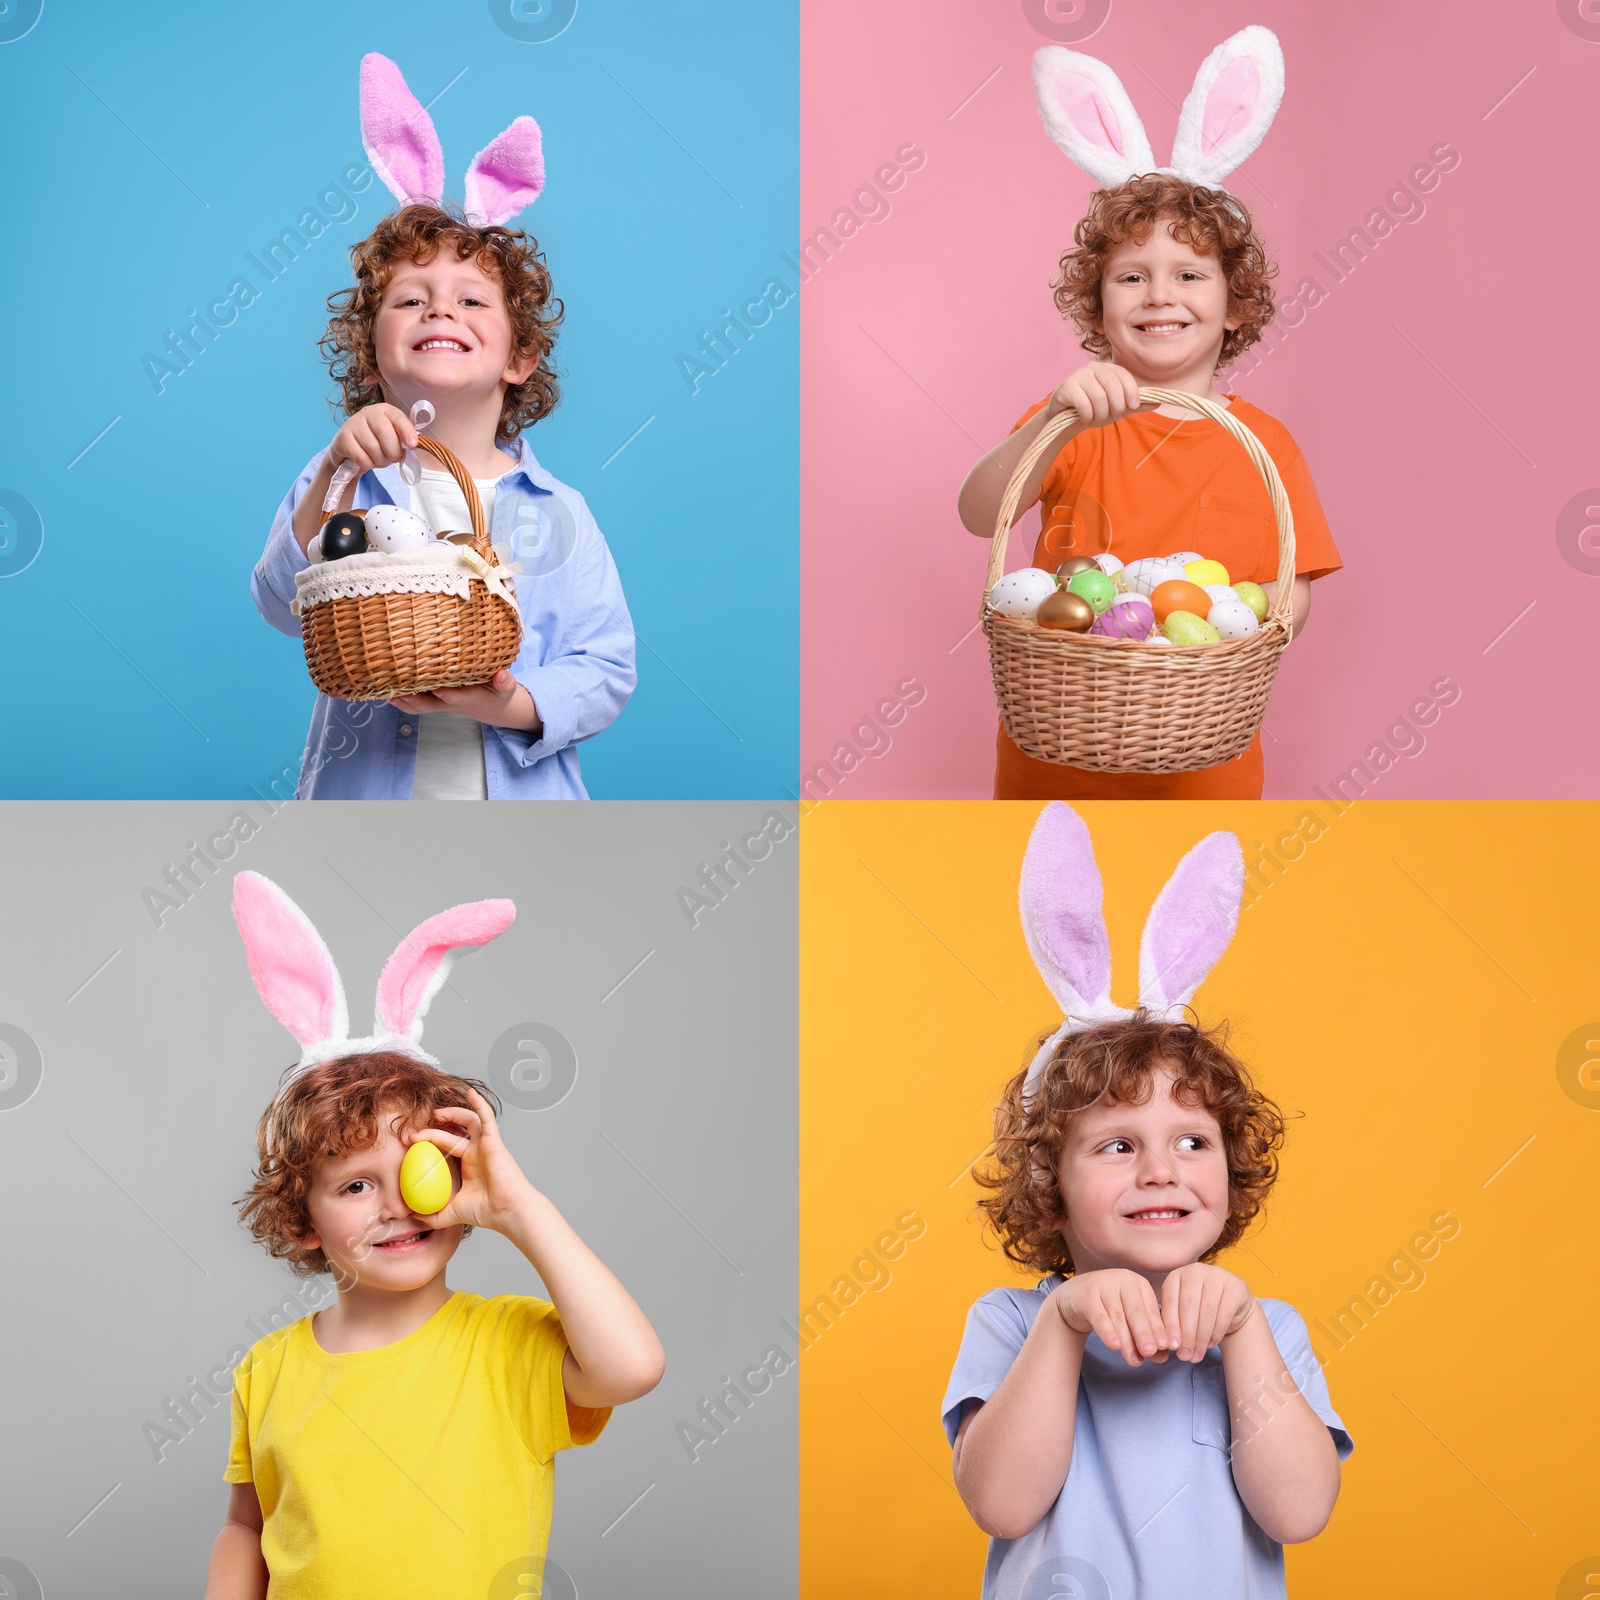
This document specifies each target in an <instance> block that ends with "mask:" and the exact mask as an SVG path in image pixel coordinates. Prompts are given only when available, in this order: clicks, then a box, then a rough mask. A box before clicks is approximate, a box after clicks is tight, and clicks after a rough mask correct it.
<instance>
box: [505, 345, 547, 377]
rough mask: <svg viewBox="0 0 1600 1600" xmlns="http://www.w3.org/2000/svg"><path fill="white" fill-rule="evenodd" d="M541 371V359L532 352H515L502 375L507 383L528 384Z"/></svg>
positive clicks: (508, 360) (508, 359)
mask: <svg viewBox="0 0 1600 1600" xmlns="http://www.w3.org/2000/svg"><path fill="white" fill-rule="evenodd" d="M538 370H539V358H538V356H537V355H535V354H534V353H533V352H532V351H531V350H514V351H512V353H511V355H510V356H509V357H508V358H507V360H506V370H505V371H504V372H503V373H502V374H501V376H502V377H503V378H504V379H505V381H506V382H507V383H513V384H515V383H526V382H527V381H528V379H529V378H531V377H532V376H533V375H534V373H535V372H537V371H538Z"/></svg>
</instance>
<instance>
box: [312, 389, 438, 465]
mask: <svg viewBox="0 0 1600 1600" xmlns="http://www.w3.org/2000/svg"><path fill="white" fill-rule="evenodd" d="M416 443H417V430H416V429H415V428H414V427H412V426H411V418H410V417H408V416H407V415H406V414H405V412H403V411H402V410H401V409H400V408H399V406H391V405H375V406H363V407H362V408H361V409H360V410H359V411H358V412H356V414H355V415H354V416H353V417H351V419H350V420H349V421H348V422H347V423H345V425H344V426H343V427H342V428H341V429H340V430H339V431H338V432H337V433H336V434H334V436H333V444H332V445H331V446H330V449H331V452H332V459H333V464H334V465H335V466H338V464H339V463H340V462H341V461H353V462H355V464H356V465H357V466H358V467H360V468H361V470H362V471H363V472H370V471H371V470H372V469H373V468H374V467H392V466H393V465H394V464H395V463H396V462H397V461H401V460H403V459H404V458H405V453H406V451H407V450H409V449H413V448H415V446H416Z"/></svg>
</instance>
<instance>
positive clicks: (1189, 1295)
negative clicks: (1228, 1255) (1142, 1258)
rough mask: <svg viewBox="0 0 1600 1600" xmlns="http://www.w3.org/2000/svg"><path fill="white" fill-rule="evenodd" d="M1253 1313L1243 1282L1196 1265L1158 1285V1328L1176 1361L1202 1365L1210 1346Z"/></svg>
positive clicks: (1253, 1305) (1202, 1264)
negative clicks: (1159, 1324) (1159, 1300)
mask: <svg viewBox="0 0 1600 1600" xmlns="http://www.w3.org/2000/svg"><path fill="white" fill-rule="evenodd" d="M1255 1309H1256V1301H1255V1296H1254V1295H1253V1294H1251V1293H1250V1286H1249V1285H1248V1284H1247V1283H1246V1282H1245V1281H1244V1279H1243V1278H1241V1277H1238V1276H1237V1275H1236V1274H1234V1273H1232V1272H1229V1271H1228V1270H1227V1269H1226V1268H1225V1267H1213V1266H1208V1265H1207V1264H1206V1263H1205V1262H1202V1261H1196V1262H1193V1263H1191V1264H1190V1265H1189V1266H1187V1267H1179V1268H1178V1269H1177V1270H1176V1271H1174V1272H1169V1273H1168V1274H1167V1275H1166V1277H1165V1278H1164V1279H1163V1280H1162V1282H1161V1324H1162V1332H1163V1334H1164V1335H1165V1337H1166V1341H1167V1343H1168V1344H1169V1345H1170V1346H1171V1347H1172V1348H1173V1349H1175V1350H1176V1351H1177V1352H1178V1359H1179V1360H1180V1361H1196V1362H1198V1361H1204V1360H1205V1355H1206V1351H1207V1350H1209V1349H1210V1348H1211V1346H1212V1345H1214V1344H1215V1345H1220V1344H1221V1343H1222V1341H1223V1340H1224V1339H1225V1338H1227V1337H1228V1335H1229V1334H1230V1333H1237V1332H1238V1331H1239V1330H1240V1328H1242V1327H1243V1326H1244V1325H1245V1323H1246V1322H1247V1321H1248V1320H1249V1318H1250V1316H1251V1314H1252V1313H1253V1312H1254V1311H1255Z"/></svg>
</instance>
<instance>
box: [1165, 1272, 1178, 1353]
mask: <svg viewBox="0 0 1600 1600" xmlns="http://www.w3.org/2000/svg"><path fill="white" fill-rule="evenodd" d="M1182 1282H1183V1279H1182V1278H1180V1277H1178V1276H1177V1274H1176V1273H1174V1274H1172V1275H1171V1276H1170V1277H1168V1278H1167V1280H1166V1282H1165V1283H1163V1284H1162V1286H1161V1325H1162V1328H1163V1329H1164V1330H1165V1332H1166V1336H1167V1348H1168V1349H1169V1350H1176V1349H1177V1348H1178V1347H1179V1345H1180V1344H1182V1342H1183V1324H1182V1323H1181V1322H1180V1321H1179V1320H1178V1290H1179V1286H1180V1285H1181V1284H1182Z"/></svg>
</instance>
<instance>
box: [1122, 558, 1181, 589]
mask: <svg viewBox="0 0 1600 1600" xmlns="http://www.w3.org/2000/svg"><path fill="white" fill-rule="evenodd" d="M1182 576H1183V567H1182V566H1181V565H1176V566H1175V565H1174V564H1173V563H1172V561H1171V560H1169V559H1168V558H1167V557H1166V556H1144V557H1142V558H1141V559H1140V560H1138V561H1130V562H1129V563H1128V564H1127V566H1125V567H1124V568H1123V569H1122V585H1123V587H1124V588H1125V589H1131V590H1132V591H1133V593H1134V594H1142V595H1147V596H1148V595H1150V594H1152V593H1153V592H1154V591H1155V588H1156V586H1157V585H1158V584H1162V583H1165V582H1166V581H1167V580H1168V579H1169V578H1181V577H1182Z"/></svg>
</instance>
